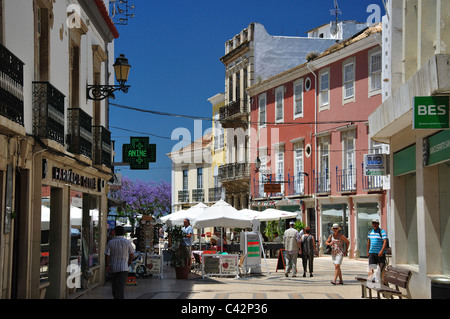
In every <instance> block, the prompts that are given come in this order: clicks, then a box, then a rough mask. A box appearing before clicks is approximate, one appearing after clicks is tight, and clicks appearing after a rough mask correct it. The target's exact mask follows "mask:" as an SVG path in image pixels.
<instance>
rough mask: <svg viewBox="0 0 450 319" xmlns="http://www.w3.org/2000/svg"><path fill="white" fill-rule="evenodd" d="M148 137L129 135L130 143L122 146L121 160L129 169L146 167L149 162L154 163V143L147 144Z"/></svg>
mask: <svg viewBox="0 0 450 319" xmlns="http://www.w3.org/2000/svg"><path fill="white" fill-rule="evenodd" d="M149 141H150V139H149V138H148V137H131V138H130V144H124V145H123V147H122V161H123V162H125V163H129V164H130V168H131V169H136V170H137V169H143V170H144V169H148V168H149V165H148V164H149V163H156V144H149Z"/></svg>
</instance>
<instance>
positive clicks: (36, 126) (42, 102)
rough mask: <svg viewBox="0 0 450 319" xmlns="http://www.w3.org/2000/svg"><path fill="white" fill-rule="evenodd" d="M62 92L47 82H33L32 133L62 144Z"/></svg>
mask: <svg viewBox="0 0 450 319" xmlns="http://www.w3.org/2000/svg"><path fill="white" fill-rule="evenodd" d="M64 98H65V96H64V94H62V93H61V92H60V91H58V90H57V89H56V88H55V87H54V86H53V85H51V84H50V83H48V82H33V134H34V135H36V136H38V137H40V138H43V139H50V140H53V141H55V142H58V143H59V144H61V145H64Z"/></svg>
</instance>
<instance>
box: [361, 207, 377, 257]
mask: <svg viewBox="0 0 450 319" xmlns="http://www.w3.org/2000/svg"><path fill="white" fill-rule="evenodd" d="M356 211H357V216H358V221H357V224H358V225H357V227H358V250H359V257H363V258H367V257H368V256H367V235H368V234H369V231H370V230H372V229H373V227H372V220H373V219H379V217H380V216H379V213H378V204H377V203H358V204H357V206H356Z"/></svg>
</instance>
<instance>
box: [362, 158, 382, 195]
mask: <svg viewBox="0 0 450 319" xmlns="http://www.w3.org/2000/svg"><path fill="white" fill-rule="evenodd" d="M361 168H362V169H361V172H362V174H361V175H362V176H361V177H362V187H363V190H365V191H379V190H382V189H383V176H364V163H361Z"/></svg>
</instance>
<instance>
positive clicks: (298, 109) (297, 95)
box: [294, 79, 303, 118]
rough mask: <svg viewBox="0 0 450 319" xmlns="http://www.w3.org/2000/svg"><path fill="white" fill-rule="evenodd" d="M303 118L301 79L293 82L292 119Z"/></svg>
mask: <svg viewBox="0 0 450 319" xmlns="http://www.w3.org/2000/svg"><path fill="white" fill-rule="evenodd" d="M302 116H303V79H300V80H297V81H295V82H294V118H296V117H302Z"/></svg>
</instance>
